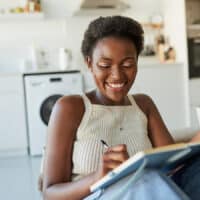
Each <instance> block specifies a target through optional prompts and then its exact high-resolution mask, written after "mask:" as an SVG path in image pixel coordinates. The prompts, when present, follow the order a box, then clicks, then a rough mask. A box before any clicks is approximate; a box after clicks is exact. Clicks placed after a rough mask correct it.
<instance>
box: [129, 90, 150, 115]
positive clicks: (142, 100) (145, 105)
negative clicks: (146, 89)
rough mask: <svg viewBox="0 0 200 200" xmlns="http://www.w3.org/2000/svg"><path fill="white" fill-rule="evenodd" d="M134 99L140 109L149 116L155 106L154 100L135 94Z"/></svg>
mask: <svg viewBox="0 0 200 200" xmlns="http://www.w3.org/2000/svg"><path fill="white" fill-rule="evenodd" d="M133 98H134V99H135V102H136V104H137V105H138V106H139V107H140V109H141V110H142V111H143V112H144V113H146V114H148V113H149V110H150V109H151V108H152V107H153V106H154V103H153V100H152V99H151V97H150V96H148V95H146V94H134V95H133Z"/></svg>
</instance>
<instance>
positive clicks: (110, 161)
mask: <svg viewBox="0 0 200 200" xmlns="http://www.w3.org/2000/svg"><path fill="white" fill-rule="evenodd" d="M142 49H143V29H142V27H141V25H140V24H139V23H138V22H136V21H135V20H133V19H131V18H127V17H121V16H113V17H100V18H98V19H96V20H94V21H93V22H91V23H90V25H89V27H88V29H87V31H86V32H85V35H84V39H83V42H82V53H83V56H84V59H85V62H86V64H87V66H88V68H89V70H90V71H91V73H92V75H93V77H94V80H95V83H96V86H97V89H96V90H94V91H91V92H88V93H86V94H84V95H83V96H65V97H63V98H61V99H60V100H59V101H58V102H57V103H56V105H55V106H54V109H53V112H52V115H51V118H50V122H49V126H48V142H47V151H46V159H45V167H44V184H43V193H44V199H46V200H56V199H59V200H66V199H70V200H73V199H83V198H84V197H86V196H87V195H89V194H90V190H89V188H90V186H91V185H92V184H93V183H95V182H96V181H98V180H99V179H101V178H102V177H103V176H105V175H106V174H107V173H108V172H109V171H111V170H113V169H114V168H116V167H117V166H119V165H120V164H121V163H123V162H124V161H125V160H127V159H128V158H129V156H133V155H134V154H135V153H136V152H138V151H140V150H144V149H148V148H152V147H159V146H163V145H168V144H172V143H174V141H173V138H172V137H171V135H170V134H169V131H168V130H167V128H166V126H165V124H164V122H163V120H162V118H161V116H160V114H159V112H158V110H157V108H156V106H155V104H154V103H153V101H152V100H151V98H150V97H148V96H146V95H143V94H137V95H128V91H129V89H130V88H131V86H132V84H133V83H134V80H135V78H136V75H137V70H138V68H137V63H138V56H139V54H140V52H141V51H142ZM100 140H104V141H106V142H107V143H108V144H109V146H110V147H109V148H108V150H107V151H105V152H104V149H103V148H104V147H103V145H102V144H101V142H100Z"/></svg>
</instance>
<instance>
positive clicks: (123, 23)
mask: <svg viewBox="0 0 200 200" xmlns="http://www.w3.org/2000/svg"><path fill="white" fill-rule="evenodd" d="M143 34H144V31H143V29H142V26H141V25H140V24H139V23H138V22H137V21H135V20H134V19H131V18H129V17H123V16H109V17H99V18H97V19H95V20H94V21H92V22H91V23H90V24H89V26H88V29H87V30H86V31H85V34H84V38H83V41H82V45H81V51H82V54H83V57H84V58H85V59H86V58H87V56H89V57H92V52H93V49H94V47H95V45H96V44H97V42H98V41H99V40H100V39H102V38H104V37H109V36H114V37H120V38H126V39H129V40H130V41H132V42H133V43H134V45H135V47H136V51H137V55H139V54H140V52H141V51H142V49H143V43H144V36H143Z"/></svg>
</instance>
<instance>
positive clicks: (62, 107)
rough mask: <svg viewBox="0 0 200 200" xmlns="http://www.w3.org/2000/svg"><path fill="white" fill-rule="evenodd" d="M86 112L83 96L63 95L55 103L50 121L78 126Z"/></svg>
mask: <svg viewBox="0 0 200 200" xmlns="http://www.w3.org/2000/svg"><path fill="white" fill-rule="evenodd" d="M84 112H85V106H84V102H83V99H82V97H81V96H79V95H70V96H63V97H61V98H60V99H59V100H58V101H57V102H56V104H55V105H54V108H53V111H52V116H51V118H50V122H51V121H53V122H54V123H55V122H57V123H58V124H61V125H62V126H63V127H65V126H68V127H69V126H74V127H76V128H77V127H78V126H79V124H80V121H81V119H82V117H83V114H84ZM66 122H70V123H66Z"/></svg>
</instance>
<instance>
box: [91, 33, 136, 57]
mask: <svg viewBox="0 0 200 200" xmlns="http://www.w3.org/2000/svg"><path fill="white" fill-rule="evenodd" d="M136 54H137V52H136V48H135V45H134V43H133V42H132V41H130V40H129V39H124V38H116V37H106V38H103V39H101V40H99V41H98V42H97V44H96V46H95V48H94V49H93V54H92V56H93V58H95V57H104V58H111V57H112V56H120V57H121V56H128V57H136Z"/></svg>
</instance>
